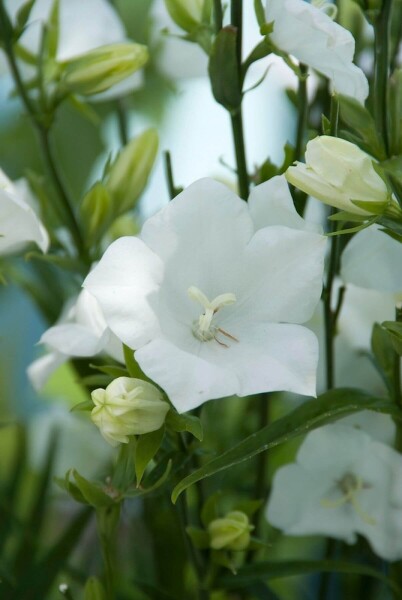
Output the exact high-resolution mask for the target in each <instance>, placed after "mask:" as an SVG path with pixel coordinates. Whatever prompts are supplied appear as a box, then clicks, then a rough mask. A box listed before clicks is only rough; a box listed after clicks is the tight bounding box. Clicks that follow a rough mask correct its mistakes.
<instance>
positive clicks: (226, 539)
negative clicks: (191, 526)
mask: <svg viewBox="0 0 402 600" xmlns="http://www.w3.org/2000/svg"><path fill="white" fill-rule="evenodd" d="M253 529H254V526H253V525H250V521H249V518H248V516H247V515H246V514H245V513H244V512H242V511H240V510H233V511H231V512H228V513H227V515H226V516H225V517H223V518H221V519H214V520H213V521H211V522H210V523H209V525H208V533H209V538H210V542H209V545H210V547H211V548H212V549H213V550H235V551H241V550H245V549H246V548H247V547H248V545H249V544H250V532H251V531H252V530H253Z"/></svg>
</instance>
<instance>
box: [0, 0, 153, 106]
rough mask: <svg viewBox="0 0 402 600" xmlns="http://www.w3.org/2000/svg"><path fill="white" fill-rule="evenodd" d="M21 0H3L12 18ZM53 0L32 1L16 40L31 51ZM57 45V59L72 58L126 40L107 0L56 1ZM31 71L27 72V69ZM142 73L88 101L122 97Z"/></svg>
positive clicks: (140, 79) (136, 85) (36, 46)
mask: <svg viewBox="0 0 402 600" xmlns="http://www.w3.org/2000/svg"><path fill="white" fill-rule="evenodd" d="M24 2H25V0H6V2H5V5H6V9H7V11H8V12H9V14H10V16H11V18H12V19H13V20H14V18H15V16H16V14H17V11H18V10H19V8H20V7H21V6H22V4H24ZM52 5H53V0H36V1H35V4H34V7H33V9H32V12H31V15H30V18H29V21H28V25H27V27H26V30H25V31H24V34H23V35H22V37H21V40H20V43H21V44H22V45H23V46H24V47H26V48H27V49H28V50H29V51H30V52H32V53H33V54H37V53H38V51H39V45H40V35H41V27H42V25H43V23H45V22H46V21H47V20H48V18H49V15H50V11H51V9H52ZM59 18H60V21H59V25H60V31H59V45H58V48H57V57H56V58H57V60H58V61H60V62H63V61H66V60H69V59H72V58H75V57H77V56H80V55H81V54H84V53H85V52H88V51H90V50H93V49H94V48H98V47H99V46H104V45H108V44H114V43H121V42H125V41H128V38H127V34H126V31H125V29H124V25H123V22H122V21H121V19H120V17H119V15H118V13H117V11H116V10H115V8H114V7H113V6H112V5H111V3H110V2H108V0H85V1H84V2H83V1H82V0H60V7H59ZM29 74H31V71H29ZM142 83H143V74H142V72H141V71H137V72H136V73H134V74H133V75H131V76H130V77H127V79H125V80H124V81H122V82H120V83H118V84H117V85H115V86H113V87H112V88H111V89H110V90H107V91H106V92H103V93H102V94H98V95H97V96H96V97H94V98H92V100H95V101H96V100H109V99H112V98H116V97H119V96H123V95H125V94H127V93H130V92H132V91H133V90H135V89H138V88H139V87H141V86H142Z"/></svg>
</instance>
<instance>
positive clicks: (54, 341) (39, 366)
mask: <svg viewBox="0 0 402 600" xmlns="http://www.w3.org/2000/svg"><path fill="white" fill-rule="evenodd" d="M39 343H40V344H45V345H46V347H47V348H48V349H49V351H50V352H48V353H47V354H45V355H44V356H42V357H41V358H38V359H37V360H35V361H34V362H33V363H32V364H31V365H30V366H29V367H28V376H29V379H30V381H31V383H32V385H33V386H34V387H35V389H38V390H39V389H41V388H42V387H43V386H44V385H45V383H46V381H47V380H48V378H49V377H50V375H51V374H52V373H53V372H54V371H55V370H56V369H57V368H58V367H59V366H60V365H62V364H63V363H65V362H66V361H67V360H69V358H71V357H77V358H79V357H89V356H95V355H96V354H99V353H101V352H105V353H106V354H108V355H109V356H111V357H112V358H114V359H115V360H117V361H119V362H124V361H123V354H122V345H121V342H120V341H119V340H118V339H117V338H116V337H115V336H114V335H113V334H112V332H111V331H110V329H108V327H107V325H106V322H105V319H104V317H103V315H102V311H101V309H100V307H99V304H98V303H97V301H96V300H95V298H94V297H93V296H91V294H89V293H88V292H87V291H85V290H82V292H81V293H80V294H79V296H78V297H77V298H76V299H75V300H74V301H73V302H72V303H71V302H70V303H69V304H68V306H67V307H66V309H65V310H64V311H63V314H62V316H61V318H60V321H59V323H58V324H57V325H54V326H53V327H50V328H49V329H48V330H47V331H45V333H44V334H43V335H42V337H41V339H40V340H39Z"/></svg>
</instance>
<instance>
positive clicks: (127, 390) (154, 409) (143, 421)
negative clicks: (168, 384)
mask: <svg viewBox="0 0 402 600" xmlns="http://www.w3.org/2000/svg"><path fill="white" fill-rule="evenodd" d="M91 396H92V400H93V403H94V404H95V407H94V408H93V409H92V412H91V419H92V421H93V422H94V423H95V425H96V426H97V427H99V430H100V432H101V434H102V435H103V437H104V438H105V440H106V441H107V442H109V444H111V445H112V446H118V444H127V443H128V442H129V436H131V435H141V434H143V433H150V432H151V431H156V430H157V429H160V428H161V427H162V425H163V423H164V421H165V417H166V415H167V413H168V411H169V404H168V403H167V402H165V400H163V397H162V394H161V392H160V391H159V390H158V388H157V387H155V386H154V385H152V384H151V383H148V382H147V381H142V380H141V379H132V378H130V377H118V378H117V379H114V380H113V381H112V383H110V384H109V385H108V386H107V388H106V389H102V388H99V389H97V390H94V391H93V392H92V394H91Z"/></svg>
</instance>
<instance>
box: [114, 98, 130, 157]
mask: <svg viewBox="0 0 402 600" xmlns="http://www.w3.org/2000/svg"><path fill="white" fill-rule="evenodd" d="M116 108H117V110H116V113H117V122H118V126H119V135H120V141H121V145H122V146H126V144H128V140H129V136H128V120H127V113H126V109H125V107H124V102H123V100H117V101H116Z"/></svg>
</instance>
